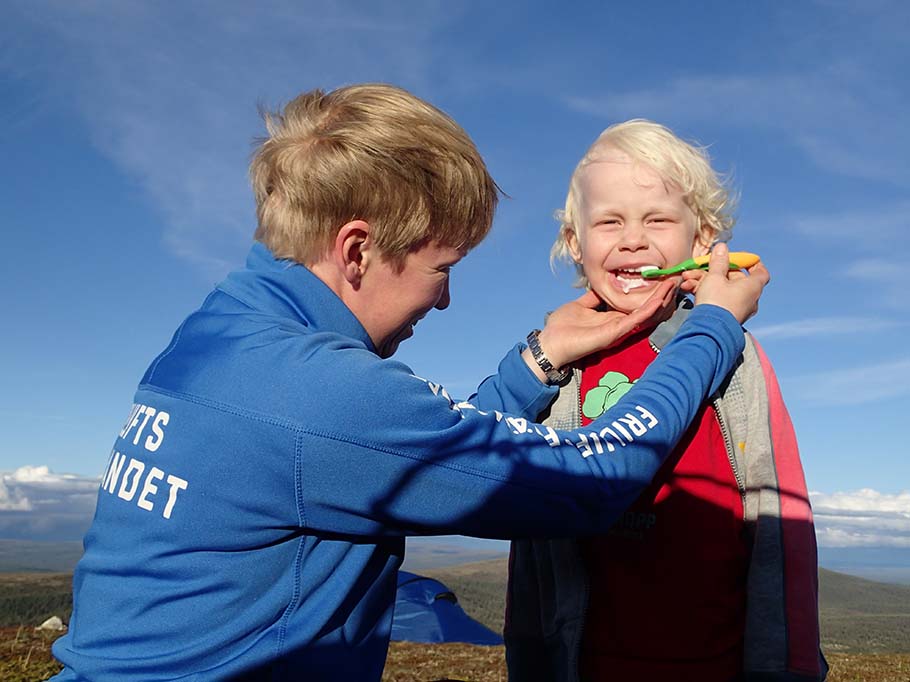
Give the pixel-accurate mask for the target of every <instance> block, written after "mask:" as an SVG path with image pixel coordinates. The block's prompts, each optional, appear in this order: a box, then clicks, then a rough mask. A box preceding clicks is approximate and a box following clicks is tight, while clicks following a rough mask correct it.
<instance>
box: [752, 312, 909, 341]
mask: <svg viewBox="0 0 910 682" xmlns="http://www.w3.org/2000/svg"><path fill="white" fill-rule="evenodd" d="M905 324H906V323H905V322H902V321H900V320H896V319H893V318H876V317H815V318H809V319H803V320H794V321H792V322H782V323H780V324H769V325H764V326H759V327H754V328H753V327H750V328H749V331H750V332H751V333H752V334H753V335H755V336H756V337H757V338H758V339H760V340H761V341H766V340H768V339H775V340H777V339H802V338H806V337H810V336H826V337H827V336H831V335H833V334H838V335H839V334H858V333H862V334H868V333H870V332H879V331H883V330H886V329H893V328H895V327H900V326H904V325H905Z"/></svg>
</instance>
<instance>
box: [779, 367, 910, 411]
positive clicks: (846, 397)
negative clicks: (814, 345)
mask: <svg viewBox="0 0 910 682" xmlns="http://www.w3.org/2000/svg"><path fill="white" fill-rule="evenodd" d="M789 384H790V385H792V387H793V388H792V389H790V390H791V391H792V392H794V393H795V394H796V400H802V401H805V402H807V403H811V404H814V405H860V404H863V403H871V402H875V401H878V400H885V399H893V398H897V397H901V396H906V395H910V358H903V359H899V360H893V361H890V362H882V363H876V364H871V365H865V366H862V367H853V368H851V369H846V368H844V369H838V370H837V371H836V372H818V373H815V374H806V375H802V376H799V377H793V378H792V379H791V380H790V382H789Z"/></svg>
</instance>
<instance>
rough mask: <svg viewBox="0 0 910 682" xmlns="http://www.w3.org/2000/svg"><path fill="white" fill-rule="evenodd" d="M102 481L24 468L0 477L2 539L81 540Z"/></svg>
mask: <svg viewBox="0 0 910 682" xmlns="http://www.w3.org/2000/svg"><path fill="white" fill-rule="evenodd" d="M100 482H101V479H100V477H99V478H88V477H85V476H75V475H72V474H55V473H54V472H52V471H50V469H48V467H46V466H23V467H19V468H18V469H16V470H15V471H13V472H5V473H2V474H0V538H14V539H22V540H80V539H81V538H82V536H83V535H84V534H85V531H86V530H87V529H88V526H89V524H90V523H91V520H92V515H93V514H94V511H95V501H96V499H97V495H98V486H99V485H100Z"/></svg>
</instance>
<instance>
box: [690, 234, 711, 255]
mask: <svg viewBox="0 0 910 682" xmlns="http://www.w3.org/2000/svg"><path fill="white" fill-rule="evenodd" d="M710 252H711V240H709V239H708V231H707V230H705V229H701V230H699V231H698V233H697V234H696V235H695V241H694V242H693V243H692V258H698V257H699V256H704V255H706V254H708V253H710Z"/></svg>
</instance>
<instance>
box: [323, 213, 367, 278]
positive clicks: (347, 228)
mask: <svg viewBox="0 0 910 682" xmlns="http://www.w3.org/2000/svg"><path fill="white" fill-rule="evenodd" d="M370 231H371V228H370V225H369V223H367V222H365V221H363V220H352V221H351V222H349V223H346V224H345V225H342V227H341V228H340V229H339V230H338V234H337V235H336V236H335V244H334V248H333V249H332V256H333V260H334V261H335V265H336V267H337V268H338V270H339V271H340V272H341V273H342V276H343V277H344V279H346V280H347V282H348V284H350V285H351V286H353V287H354V288H357V287H358V286H360V279H361V278H362V277H363V274H364V272H365V271H366V268H367V267H368V266H369V260H370V255H371V254H370V253H369V251H370V246H371V243H370V242H371V235H370Z"/></svg>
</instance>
